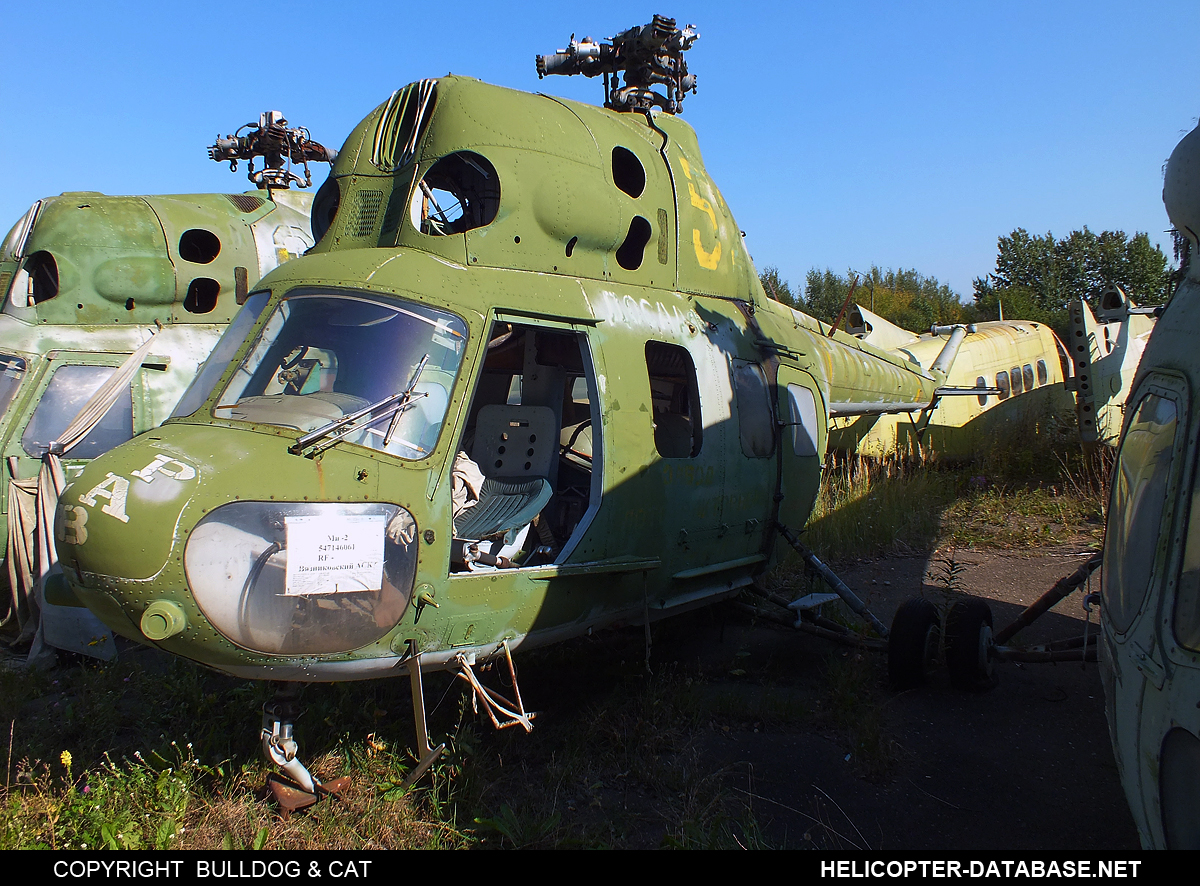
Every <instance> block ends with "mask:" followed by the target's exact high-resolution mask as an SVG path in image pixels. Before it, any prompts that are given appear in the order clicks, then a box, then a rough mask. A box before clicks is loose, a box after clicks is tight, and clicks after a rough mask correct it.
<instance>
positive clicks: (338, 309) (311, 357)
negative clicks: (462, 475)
mask: <svg viewBox="0 0 1200 886" xmlns="http://www.w3.org/2000/svg"><path fill="white" fill-rule="evenodd" d="M466 341H467V327H466V324H465V323H463V321H462V320H460V319H459V318H458V317H455V316H454V315H453V314H449V313H447V312H445V311H439V310H437V309H435V308H430V307H427V306H425V305H420V304H416V303H413V302H408V301H400V300H397V299H384V298H379V297H376V296H371V295H368V294H366V293H359V292H351V291H346V290H329V289H321V290H312V289H308V290H297V291H295V292H293V293H292V294H290V295H288V296H286V297H285V298H284V299H283V300H282V301H281V302H280V303H279V305H278V307H276V309H275V312H274V313H273V314H272V315H271V317H270V318H269V319H268V320H267V322H266V324H265V325H264V326H263V329H262V333H261V335H260V336H259V339H258V341H257V342H256V343H255V345H254V347H253V348H252V349H251V350H250V352H249V353H248V354H247V356H246V359H245V360H244V361H243V362H242V364H241V365H240V366H239V367H238V368H237V369H236V370H235V371H234V373H233V375H232V377H231V378H230V380H229V383H228V384H227V385H226V387H225V390H224V391H223V392H222V394H221V396H220V397H219V398H218V400H217V403H216V405H215V406H214V407H213V414H214V415H215V416H216V417H217V418H227V419H233V420H235V421H248V422H256V423H259V424H269V425H279V426H281V427H287V428H295V429H296V430H298V431H302V432H305V431H312V430H315V429H318V428H324V427H326V426H327V425H329V424H330V423H333V422H340V420H342V419H344V418H346V417H347V416H353V415H354V414H355V413H359V412H362V411H363V410H364V409H365V408H366V407H369V406H371V405H372V404H377V403H379V402H380V401H384V400H387V399H388V398H391V397H393V395H396V394H403V393H404V392H406V391H408V392H409V395H408V396H407V397H402V398H400V399H401V400H402V405H401V408H400V409H399V411H398V412H397V410H396V409H392V410H391V411H382V412H380V413H379V415H378V416H375V415H374V414H367V415H366V416H365V417H364V418H359V419H355V420H354V421H353V422H351V423H348V424H346V425H345V427H346V428H348V429H349V433H346V434H345V435H342V436H343V437H344V439H345V440H346V441H347V442H350V443H357V444H358V445H360V446H367V447H369V448H371V449H378V450H382V451H385V452H389V453H391V454H392V455H396V456H399V457H401V458H409V459H420V458H424V457H425V456H426V455H428V454H429V452H430V451H431V450H432V449H433V447H434V445H435V444H436V443H437V438H438V433H439V432H440V431H441V427H442V422H443V420H444V419H445V417H446V409H447V407H448V406H449V402H450V392H451V390H452V388H453V386H454V379H455V376H456V375H457V373H458V367H459V364H460V363H461V362H462V356H463V350H464V347H465V345H466ZM422 361H424V363H422ZM414 379H415V381H414ZM385 419H386V420H385Z"/></svg>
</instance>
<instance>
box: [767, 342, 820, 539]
mask: <svg viewBox="0 0 1200 886" xmlns="http://www.w3.org/2000/svg"><path fill="white" fill-rule="evenodd" d="M793 388H795V389H797V393H799V391H805V392H807V393H808V394H809V395H811V397H812V400H811V406H812V412H811V415H810V414H809V412H808V410H807V408H806V407H807V406H808V401H807V400H804V399H799V398H798V397H797V396H793V392H792V389H793ZM800 397H803V395H800ZM775 406H776V408H777V409H778V410H779V419H778V421H779V428H780V432H781V433H780V435H779V441H778V447H779V448H778V449H777V450H776V451H777V452H778V458H779V474H778V484H779V490H778V491H779V492H781V493H783V499H782V500H781V501H780V503H779V512H778V516H777V518H776V519H777V520H778V522H780V523H782V524H784V525H785V526H789V528H790V529H792V531H794V532H799V531H800V530H801V529H802V528H803V526H804V523H806V522H807V519H808V516H807V515H809V514H810V513H811V510H812V505H813V502H814V501H815V500H816V496H817V494H818V493H819V491H820V488H821V477H822V475H823V474H824V465H825V452H826V449H827V447H828V442H829V421H828V415H829V408H828V406H827V405H826V403H825V395H824V392H823V391H822V390H821V386H820V385H819V384H818V383H817V380H816V378H815V377H813V375H812V373H810V372H809V371H808V370H806V369H802V368H800V367H799V366H794V365H792V364H790V363H784V362H782V361H781V362H780V364H779V369H778V372H777V373H776V376H775ZM823 416H824V417H825V420H824V421H822V417H823ZM802 432H803V433H802ZM809 450H811V452H810V451H809ZM814 468H815V470H814ZM808 476H811V477H815V478H816V479H815V481H813V482H808V481H806V480H805V477H808ZM789 487H791V488H792V490H793V492H792V494H791V495H789V494H788V489H789ZM806 487H811V489H806ZM797 514H804V515H805V517H804V519H803V521H799V520H794V516H795V515H797ZM789 520H794V522H798V523H800V525H790V524H789Z"/></svg>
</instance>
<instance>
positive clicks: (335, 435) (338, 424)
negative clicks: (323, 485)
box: [288, 354, 429, 458]
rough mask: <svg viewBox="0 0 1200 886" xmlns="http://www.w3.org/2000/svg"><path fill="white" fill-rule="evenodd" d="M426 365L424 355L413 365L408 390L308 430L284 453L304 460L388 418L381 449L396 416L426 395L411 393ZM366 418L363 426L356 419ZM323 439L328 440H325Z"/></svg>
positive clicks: (389, 438) (427, 356)
mask: <svg viewBox="0 0 1200 886" xmlns="http://www.w3.org/2000/svg"><path fill="white" fill-rule="evenodd" d="M428 362H429V355H428V354H426V355H425V356H424V357H422V358H421V361H420V362H419V363H418V364H417V368H416V369H415V370H413V375H412V380H411V381H409V383H408V387H407V388H405V389H404V390H403V391H397V392H396V393H394V394H389V395H388V396H386V397H384V398H383V399H382V400H379V401H378V402H375V403H372V404H371V405H370V406H364V407H363V408H362V409H360V410H358V411H357V412H352V413H350V414H349V415H344V416H342V417H341V418H339V419H336V420H335V421H331V422H330V423H329V424H327V425H325V426H324V427H320V428H317V429H316V430H315V431H310V432H309V433H307V434H305V435H304V436H303V437H301V438H300V439H299V440H297V441H296V442H295V443H293V444H292V445H291V446H289V447H288V452H290V453H291V454H292V455H300V454H301V453H302V452H303V453H304V457H305V458H314V457H316V456H318V455H320V454H321V453H322V452H324V451H325V450H326V449H328V448H329V447H331V446H334V445H335V444H337V443H338V441H340V440H342V439H344V438H346V437H347V436H349V435H350V434H352V433H354V432H355V431H360V430H363V429H364V428H369V427H370V426H371V425H373V424H375V423H376V422H379V421H383V419H385V418H389V417H390V418H391V419H392V422H391V424H389V425H388V429H387V433H386V434H385V435H384V438H383V440H384V446H386V445H387V444H388V443H389V442H390V441H391V438H392V433H393V431H394V430H395V428H396V425H397V424H398V423H399V421H400V416H401V415H402V414H403V413H404V412H406V411H407V410H409V409H411V408H412V407H413V406H414V405H415V403H414V402H413V401H414V400H416V399H417V398H419V397H428V396H429V395H428V394H424V393H423V394H414V393H413V389H414V388H415V387H416V386H417V382H418V381H420V380H421V373H422V372H423V371H424V369H425V364H426V363H428ZM367 417H369V418H370V420H369V421H367V422H365V423H364V424H359V421H360V419H363V418H367ZM326 438H329V439H328V440H326ZM322 440H325V441H326V442H325V443H324V445H321V446H318V445H316V444H318V443H320V442H321V441H322ZM310 446H311V447H312V449H311V450H310V451H309V452H304V450H305V449H308V448H309V447H310Z"/></svg>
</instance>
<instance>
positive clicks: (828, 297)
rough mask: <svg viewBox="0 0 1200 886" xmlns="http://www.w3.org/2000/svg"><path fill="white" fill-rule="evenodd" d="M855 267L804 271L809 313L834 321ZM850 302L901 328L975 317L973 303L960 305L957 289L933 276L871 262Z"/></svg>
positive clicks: (918, 328)
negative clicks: (844, 272)
mask: <svg viewBox="0 0 1200 886" xmlns="http://www.w3.org/2000/svg"><path fill="white" fill-rule="evenodd" d="M853 280H854V272H852V271H851V272H849V273H848V274H847V275H846V276H845V277H843V276H841V275H840V274H835V273H833V271H831V270H829V269H828V268H827V269H826V270H824V271H818V270H817V269H816V268H814V269H812V270H811V271H809V272H808V278H807V284H808V285H807V286H806V288H805V293H804V308H803V310H805V311H806V312H807V313H809V314H811V315H812V316H814V317H817V318H819V319H821V320H824V321H825V322H826V323H831V322H833V319H834V318H835V317H836V316H837V313H838V311H840V310H841V308H842V305H843V304H844V303H845V301H846V296H847V295H848V294H849V293H850V285H851V283H852V282H853ZM852 302H853V303H855V304H860V305H863V306H864V307H866V308H868V309H869V310H871V311H872V312H874V313H876V314H878V315H879V316H881V317H883V318H884V319H885V320H888V321H889V322H891V323H895V324H896V325H897V326H900V327H902V328H904V329H908V330H911V331H913V332H921V331H923V330H926V329H928V328H929V327H930V326H933V325H934V324H942V323H969V322H971V321H972V320H974V319H975V310H974V306H973V305H964V304H963V303H962V301H961V299H960V298H959V297H958V294H957V293H956V292H954V290H952V289H951V288H950V287H949V286H947V285H946V284H945V283H941V282H939V281H938V279H937V278H936V277H926V276H924V275H923V274H920V273H918V272H917V271H916V270H913V269H907V270H906V269H904V268H901V269H900V270H898V271H892V270H887V271H884V270H882V269H881V268H879V267H878V266H875V265H872V266H871V270H870V272H869V273H867V274H866V275H863V276H862V277H860V279H859V281H858V286H857V287H856V288H855V290H854V298H853V299H852Z"/></svg>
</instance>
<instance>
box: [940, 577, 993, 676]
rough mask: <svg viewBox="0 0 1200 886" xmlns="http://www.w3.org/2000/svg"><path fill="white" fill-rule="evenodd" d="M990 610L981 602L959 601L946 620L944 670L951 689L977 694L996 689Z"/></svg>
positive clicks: (971, 600) (951, 608)
mask: <svg viewBox="0 0 1200 886" xmlns="http://www.w3.org/2000/svg"><path fill="white" fill-rule="evenodd" d="M995 645H996V644H995V643H994V642H993V640H992V609H991V607H990V606H988V605H987V603H985V602H984V601H983V600H977V599H974V598H971V599H967V600H959V601H958V602H957V603H955V604H954V605H953V606H952V607H950V613H949V614H948V615H947V616H946V668H947V669H948V670H949V671H950V685H951V686H953V687H954V688H955V689H965V690H969V691H975V692H978V691H981V690H984V689H991V688H992V687H993V686H995V685H996V678H995V673H994V669H993V662H992V656H991V651H992V647H993V646H995Z"/></svg>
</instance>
